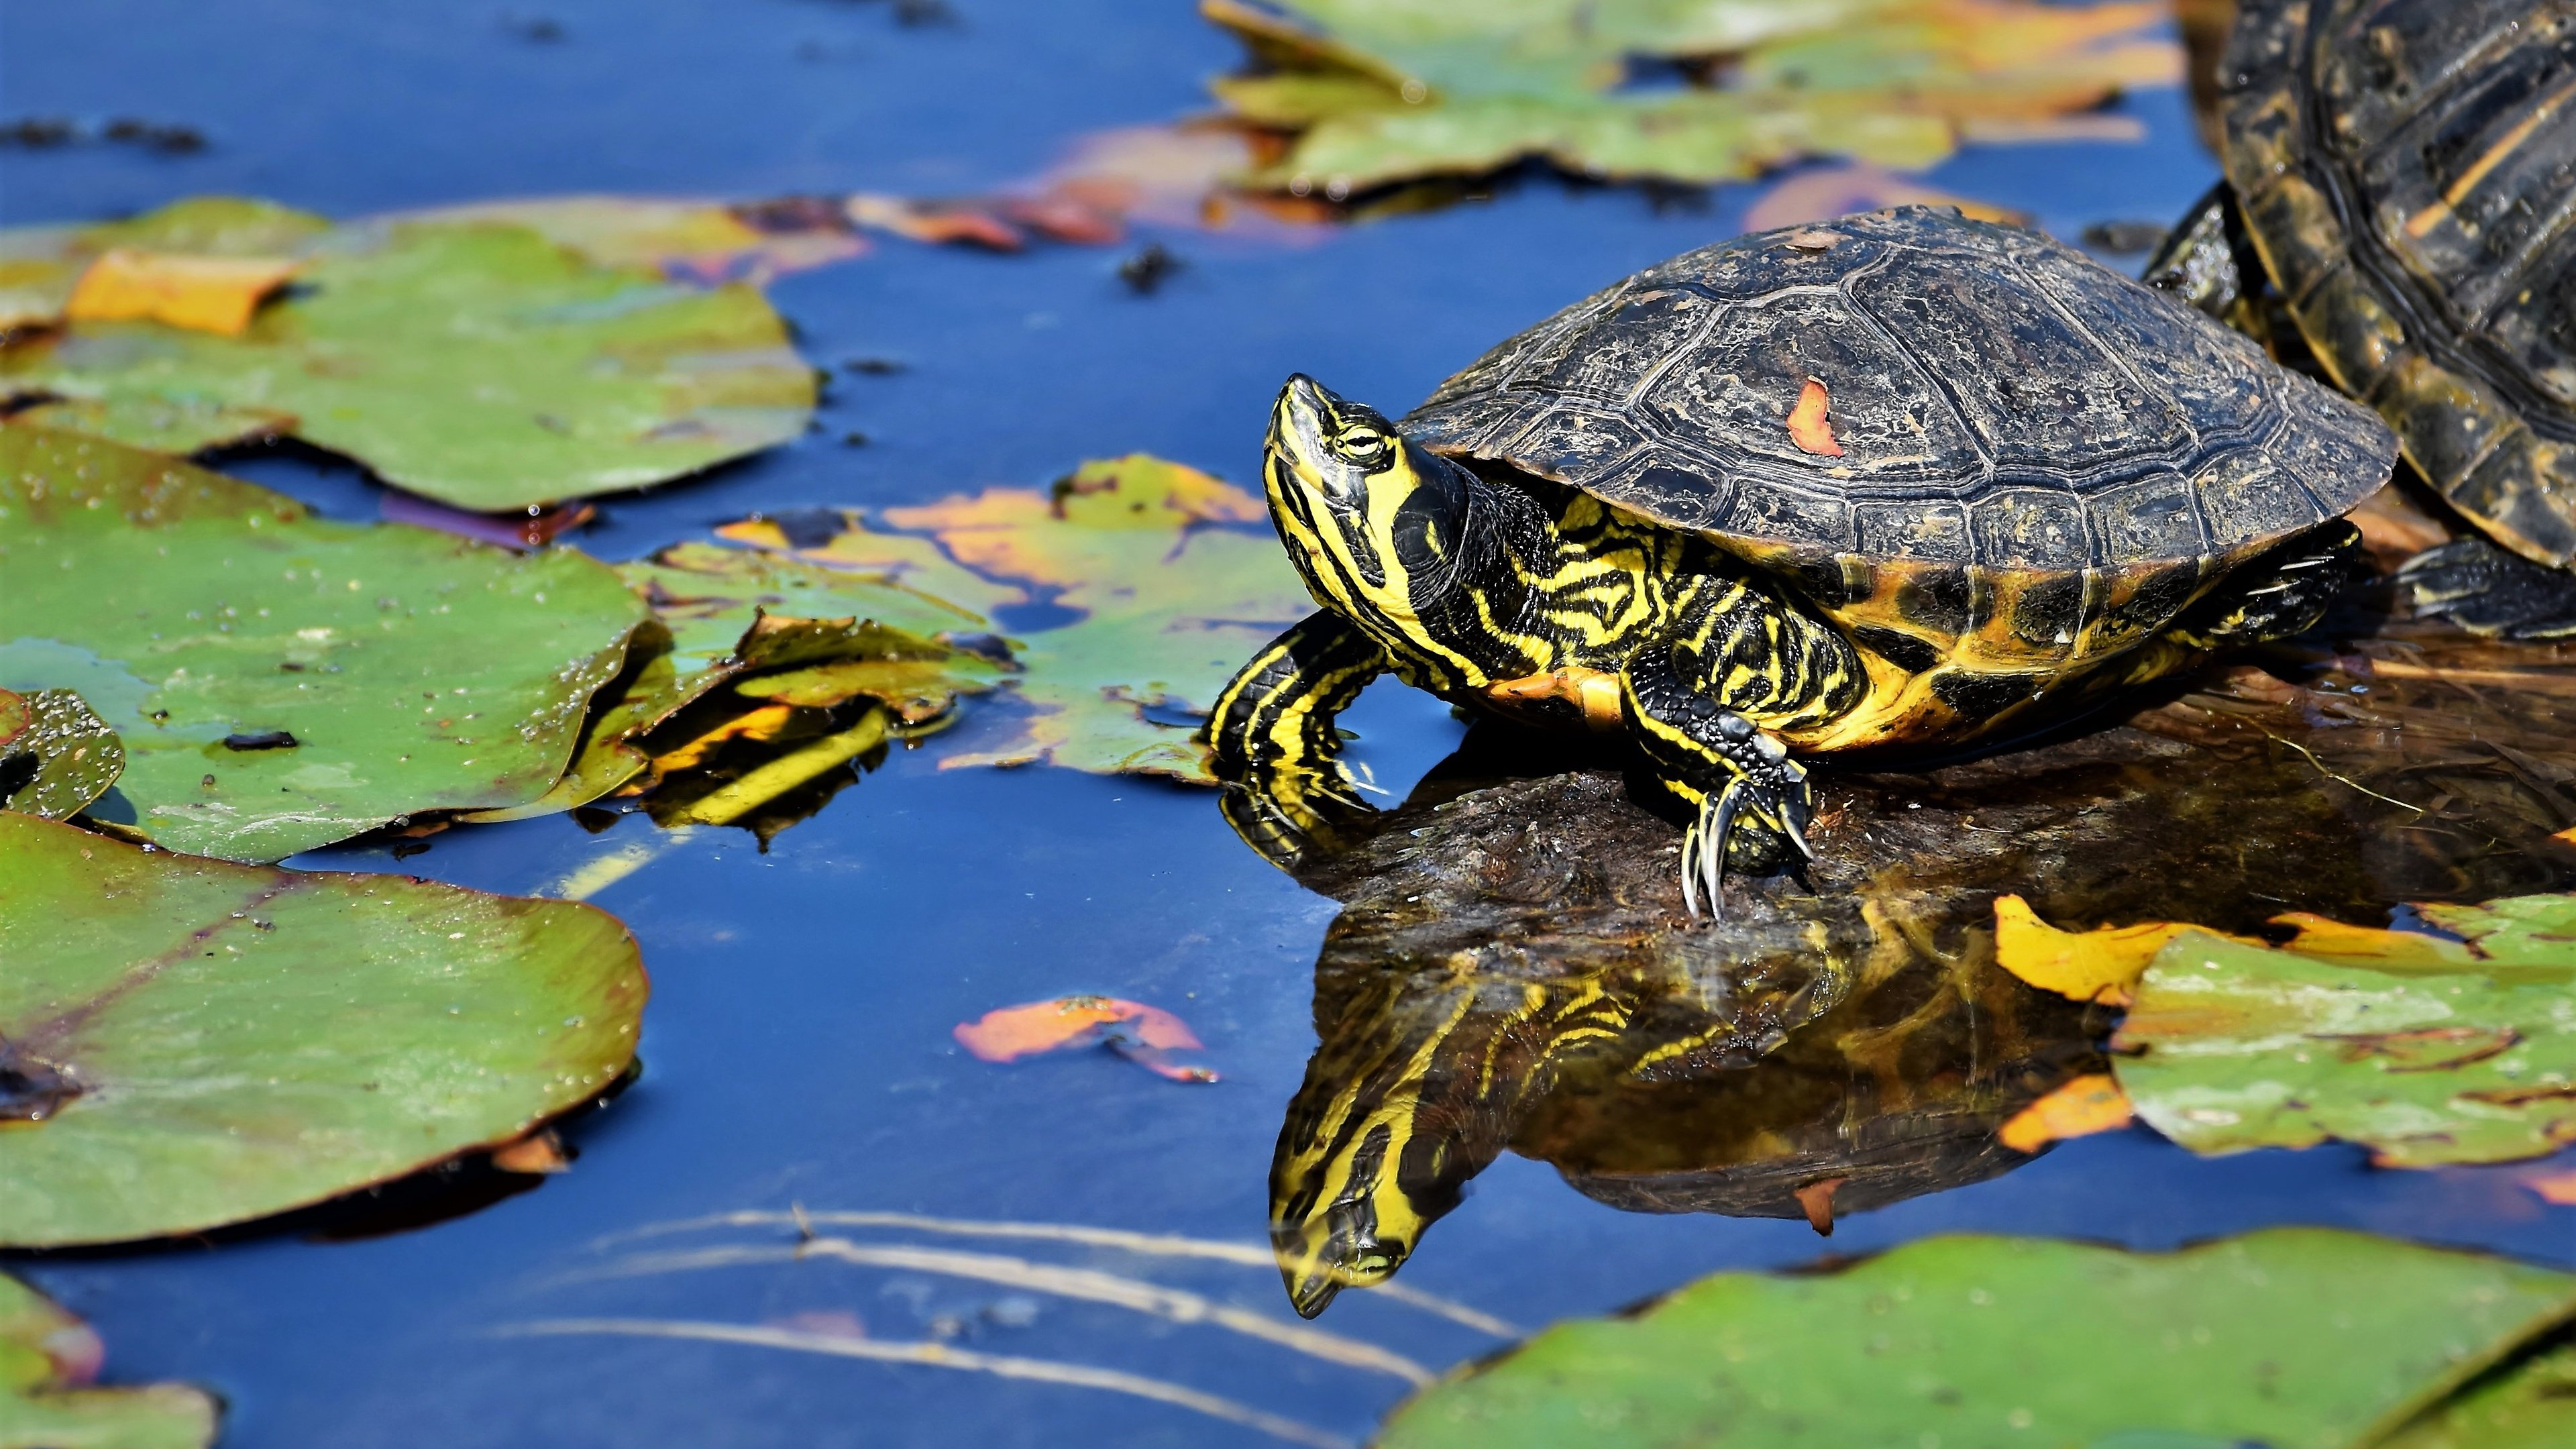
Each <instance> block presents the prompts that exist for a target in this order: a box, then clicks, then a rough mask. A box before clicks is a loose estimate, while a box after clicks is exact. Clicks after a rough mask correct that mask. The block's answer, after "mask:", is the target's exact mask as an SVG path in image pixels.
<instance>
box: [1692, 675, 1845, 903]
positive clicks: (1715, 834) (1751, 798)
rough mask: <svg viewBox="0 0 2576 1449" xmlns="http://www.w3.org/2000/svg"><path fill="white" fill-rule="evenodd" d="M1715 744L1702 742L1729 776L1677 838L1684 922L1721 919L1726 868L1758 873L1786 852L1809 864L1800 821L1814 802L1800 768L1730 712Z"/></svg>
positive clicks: (1709, 794)
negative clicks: (1702, 903)
mask: <svg viewBox="0 0 2576 1449" xmlns="http://www.w3.org/2000/svg"><path fill="white" fill-rule="evenodd" d="M1713 733H1714V734H1715V736H1716V738H1714V739H1713V740H1709V741H1707V742H1706V743H1707V744H1708V746H1709V748H1710V749H1711V751H1712V752H1713V753H1715V754H1716V755H1717V756H1718V757H1719V759H1720V760H1721V761H1722V762H1723V763H1724V765H1725V768H1726V770H1727V771H1728V772H1729V773H1728V774H1727V775H1726V776H1725V778H1724V779H1723V780H1722V781H1721V782H1719V783H1718V784H1717V785H1716V788H1714V789H1711V790H1709V791H1707V792H1706V793H1705V794H1703V795H1702V796H1701V798H1700V810H1699V819H1697V820H1695V821H1693V822H1692V823H1691V827H1690V832H1689V833H1688V834H1687V835H1685V836H1684V837H1683V838H1682V905H1683V906H1684V907H1685V908H1686V909H1688V910H1689V911H1690V915H1691V919H1692V920H1694V921H1696V920H1699V919H1701V912H1700V898H1701V897H1702V896H1706V897H1707V899H1708V911H1707V914H1708V915H1709V916H1710V917H1717V916H1720V915H1722V914H1723V908H1722V907H1721V906H1720V904H1719V901H1720V897H1719V894H1718V891H1719V888H1720V887H1721V886H1722V885H1723V884H1724V883H1725V879H1726V871H1727V868H1728V867H1730V866H1732V867H1734V868H1735V869H1737V870H1759V869H1762V868H1763V867H1765V866H1769V865H1773V864H1777V863H1779V861H1780V860H1781V858H1782V857H1783V856H1784V855H1785V854H1786V853H1787V852H1788V851H1789V850H1790V849H1792V848H1794V849H1796V850H1797V851H1798V852H1799V853H1800V854H1802V855H1805V856H1808V857H1810V858H1812V857H1813V856H1814V855H1815V851H1814V850H1813V849H1811V848H1809V846H1808V845H1807V822H1808V821H1809V820H1810V819H1812V818H1813V817H1814V815H1815V808H1816V797H1815V791H1814V789H1813V787H1811V786H1810V785H1809V784H1808V783H1807V770H1806V767H1805V766H1803V765H1801V764H1799V763H1798V762H1797V761H1796V760H1793V759H1791V758H1789V751H1788V749H1787V747H1786V746H1784V745H1782V744H1781V743H1780V741H1779V740H1778V739H1776V738H1774V737H1772V736H1770V735H1766V734H1764V733H1762V732H1761V730H1759V729H1757V728H1756V727H1755V726H1754V724H1753V721H1751V720H1749V719H1746V718H1745V717H1744V716H1742V715H1740V714H1737V713H1735V712H1734V711H1732V710H1725V711H1721V712H1719V714H1718V716H1717V727H1716V729H1715V730H1714V731H1713Z"/></svg>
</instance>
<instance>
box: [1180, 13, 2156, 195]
mask: <svg viewBox="0 0 2576 1449" xmlns="http://www.w3.org/2000/svg"><path fill="white" fill-rule="evenodd" d="M1200 10H1201V13H1203V14H1205V15H1206V16H1207V17H1208V18H1209V19H1211V20H1214V21H1215V22H1217V23H1218V24H1220V25H1223V26H1225V27H1227V28H1228V29H1230V30H1233V31H1234V32H1235V33H1236V34H1237V35H1239V36H1240V37H1241V38H1242V39H1243V40H1244V42H1245V44H1246V45H1247V47H1248V48H1249V49H1250V50H1251V52H1252V54H1253V56H1254V58H1255V60H1256V61H1257V62H1258V63H1259V65H1260V69H1259V70H1258V71H1257V72H1256V73H1254V74H1251V75H1245V76H1238V77H1232V78H1228V79H1224V80H1220V81H1218V82H1217V83H1216V91H1217V94H1218V97H1219V99H1221V100H1222V101H1224V102H1225V103H1226V105H1227V107H1228V109H1229V110H1230V111H1231V112H1232V113H1233V115H1234V117H1235V118H1236V119H1238V120H1240V121H1242V122H1243V123H1245V124H1247V125H1251V126H1255V127H1259V128H1263V129H1269V130H1278V131H1284V132H1288V133H1290V134H1291V136H1292V138H1293V139H1292V140H1291V141H1290V143H1289V145H1288V147H1287V150H1286V152H1285V154H1284V155H1282V156H1280V157H1279V159H1278V160H1276V161H1275V162H1273V163H1272V164H1271V165H1269V166H1268V167H1267V168H1265V169H1264V170H1263V171H1262V172H1260V173H1259V175H1258V176H1257V177H1256V178H1255V179H1256V180H1259V181H1261V182H1264V183H1266V184H1270V185H1275V186H1287V187H1289V188H1291V189H1293V190H1295V191H1298V192H1299V193H1301V194H1303V193H1304V192H1306V191H1308V190H1310V189H1313V190H1322V191H1324V192H1326V193H1327V194H1329V195H1331V196H1334V197H1335V198H1337V199H1338V198H1339V197H1341V196H1344V195H1347V194H1349V193H1350V192H1353V191H1360V190H1365V189H1367V188H1369V187H1372V186H1377V185H1382V184H1386V183H1389V182H1396V181H1404V180H1409V179H1413V178H1417V177H1422V176H1426V175H1432V174H1438V173H1462V172H1464V173H1475V172H1485V171H1491V170H1494V169H1496V168H1498V167H1502V166H1505V165H1508V164H1510V163H1512V162H1514V161H1516V160H1519V159H1521V158H1523V157H1530V156H1537V157H1544V158H1546V159H1548V160H1550V161H1552V162H1554V163H1556V164H1557V165H1559V166H1562V167H1564V168H1566V169H1567V170H1570V171H1576V172H1580V173H1585V174H1589V175H1596V176H1613V177H1637V176H1659V177H1665V178H1669V179H1673V180H1680V181H1698V182H1712V181H1727V180H1740V179H1743V178H1746V177H1749V176H1753V175H1756V174H1758V173H1760V172H1761V171H1763V170H1765V169H1768V168H1770V167H1772V166H1776V165H1779V164H1781V163H1783V162H1786V161H1790V160H1794V159H1796V158H1798V157H1800V156H1807V155H1821V154H1844V155H1849V156H1852V157H1855V158H1857V159H1859V160H1862V161H1866V162H1871V163H1874V164H1878V165H1883V166H1896V167H1904V168H1919V167H1923V166H1928V165H1930V164H1932V163H1933V162H1935V161H1938V160H1940V159H1942V158H1943V157H1945V156H1947V155H1949V154H1950V152H1951V151H1952V150H1953V149H1954V148H1955V147H1956V146H1957V145H1958V144H1959V142H1960V141H1961V140H1962V139H2011V138H2014V137H2017V136H2020V135H2033V134H2036V135H2058V134H2064V133H2065V132H2066V129H2067V124H2066V118H2068V117H2070V116H2072V115H2073V113H2076V112H2082V111H2087V110H2090V109H2092V108H2094V107H2096V106H2099V105H2100V104H2101V103H2102V102H2104V101H2106V100H2108V99H2110V98H2111V97H2112V96H2114V95H2116V94H2117V93H2118V92H2119V91H2120V89H2121V88H2122V87H2124V86H2133V85H2162V84H2170V83H2172V82H2174V81H2176V80H2178V79H2179V78H2180V77H2181V73H2182V60H2181V53H2180V51H2179V49H2178V48H2177V47H2176V46H2174V45H2173V44H2172V43H2171V42H2170V41H2169V40H2167V39H2165V38H2164V37H2163V36H2162V35H2161V34H2159V33H2158V31H2159V30H2160V29H2161V27H2162V26H2163V25H2164V24H2165V23H2166V22H2167V20H2168V15H2167V11H2166V7H2165V6H2163V5H2161V4H2152V3H2122V4H2103V5H2093V6H2082V7H2075V6H2059V5H2047V4H2039V3H2032V0H1822V3H1819V0H1745V3H1737V4H1728V5H1682V4H1674V3H1671V0H1509V3H1501V4H1485V5H1456V4H1448V3H1443V0H1289V3H1286V4H1283V5H1279V6H1264V5H1253V4H1249V3H1246V0H1201V5H1200ZM1640 62H1646V63H1648V64H1649V65H1657V64H1659V65H1661V66H1663V67H1665V68H1666V69H1668V70H1670V71H1672V72H1673V73H1674V76H1675V78H1677V79H1679V80H1681V81H1682V82H1684V83H1683V84H1679V85H1672V86H1664V87H1641V86H1635V85H1631V84H1630V83H1629V82H1630V81H1631V80H1632V78H1634V76H1635V74H1636V72H1637V69H1638V66H1639V63H1640ZM2091 129H2093V130H2096V131H2098V130H2100V129H2101V127H2099V126H2098V125H2096V126H2094V127H2092V128H2091Z"/></svg>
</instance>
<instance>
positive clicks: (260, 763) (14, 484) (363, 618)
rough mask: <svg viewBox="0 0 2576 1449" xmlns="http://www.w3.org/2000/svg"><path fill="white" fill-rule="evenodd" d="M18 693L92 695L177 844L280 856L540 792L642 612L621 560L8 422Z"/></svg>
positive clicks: (3, 656) (4, 645) (128, 794)
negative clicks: (327, 502)
mask: <svg viewBox="0 0 2576 1449" xmlns="http://www.w3.org/2000/svg"><path fill="white" fill-rule="evenodd" d="M0 597H5V598H6V599H7V600H8V601H9V602H8V610H7V613H6V615H5V616H0V688H8V689H15V690H22V691H23V690H33V689H45V688H63V689H75V690H78V691H79V692H80V694H81V697H82V698H83V699H85V700H87V701H88V702H89V704H90V706H91V707H92V708H93V709H95V710H96V711H97V712H98V713H99V715H100V716H101V717H102V718H104V719H105V720H106V721H107V723H108V724H109V726H111V727H112V728H113V729H114V730H115V731H116V733H117V734H118V735H119V736H120V737H121V738H122V739H123V741H124V747H125V774H124V777H123V779H122V780H121V781H119V785H118V788H119V793H120V794H121V795H123V796H124V797H125V798H126V799H127V800H128V801H130V802H131V803H132V805H133V808H134V809H135V811H136V818H135V820H134V821H133V824H135V825H136V826H137V827H138V828H140V829H141V830H143V831H144V832H145V833H147V834H148V835H150V836H151V837H152V838H153V839H154V840H156V841H158V842H159V843H161V844H163V845H166V846H168V847H170V848H171V849H173V850H183V851H188V852H191V853H194V854H199V855H213V856H220V857H222V858H225V859H230V860H276V859H279V858H282V857H284V856H287V855H291V854H293V853H295V852H296V851H299V850H306V849H310V848H312V847H314V846H317V845H324V844H327V843H329V842H331V841H334V840H340V839H345V838H346V837H348V836H351V835H356V834H359V833H360V832H363V831H366V830H371V829H374V828H375V827H377V826H379V825H382V824H384V823H386V822H387V821H389V820H392V819H394V818H395V817H397V816H402V815H408V814H413V813H417V812H420V811H424V810H471V809H487V808H497V807H505V806H510V805H517V804H522V803H525V802H527V801H530V800H533V799H535V798H537V797H538V796H539V795H541V794H543V793H544V792H545V791H546V789H547V788H548V787H549V786H551V785H552V784H553V783H554V781H555V778H556V777H557V776H558V775H559V774H561V773H562V771H563V769H564V766H565V762H566V761H567V760H568V759H569V758H570V756H571V754H572V749H573V743H574V740H575V738H576V736H577V735H578V733H579V731H580V729H581V724H582V718H583V714H584V711H585V709H586V707H587V705H588V703H589V700H590V697H591V695H592V693H593V692H594V691H595V690H597V689H598V688H599V686H600V685H601V684H603V683H605V682H607V681H608V680H609V679H610V678H611V677H612V676H613V675H615V674H616V672H617V669H618V664H619V660H620V658H621V652H622V648H623V644H624V640H625V636H626V635H627V633H628V632H629V631H630V630H631V629H632V628H634V626H635V625H636V624H637V623H638V622H639V621H640V620H641V619H642V618H643V617H644V608H643V605H642V604H641V603H639V602H638V601H637V600H636V598H635V596H634V595H633V594H631V593H629V592H628V591H627V589H626V588H625V586H624V585H623V584H622V583H621V582H620V581H619V579H618V577H617V575H616V574H615V573H613V572H612V571H610V570H609V569H608V568H607V567H606V566H604V565H602V564H599V563H597V562H594V561H593V560H591V559H589V558H586V557H584V556H582V555H580V554H577V553H573V552H570V551H568V550H555V551H551V552H546V553H538V554H528V555H520V554H514V553H511V552H509V551H508V550H505V549H499V548H494V547H492V546H490V545H488V544H479V543H474V542H470V541H468V540H464V539H459V538H455V537H453V536H450V535H447V534H442V533H434V532H432V531H430V530H427V529H421V528H412V527H408V526H405V525H401V524H369V525H355V524H345V523H334V522H330V521H327V520H323V519H317V518H313V517H311V516H310V515H309V514H307V513H306V511H305V510H304V509H303V508H302V507H301V506H300V505H298V504H296V503H294V502H293V501H292V500H289V499H287V498H285V497H283V496H281V495H278V494H275V493H271V492H269V491H268V490H266V489H263V488H257V487H253V486H252V485H250V484H247V483H243V482H240V481H238V480H235V479H231V478H226V477H224V476H222V475H220V474H216V473H210V472H207V471H205V470H204V469H201V468H194V467H190V466H188V465H186V464H183V463H177V462H173V461H171V460H170V459H167V458H163V457H159V456H156V455H154V454H150V453H145V452H140V451H137V450H134V449H129V448H123V447H119V446H117V445H115V444H112V443H106V442H100V441H96V440H92V439H86V438H78V437H73V436H68V435H64V434H57V433H51V432H47V431H45V430H42V429H37V428H25V427H16V426H11V427H5V428H0Z"/></svg>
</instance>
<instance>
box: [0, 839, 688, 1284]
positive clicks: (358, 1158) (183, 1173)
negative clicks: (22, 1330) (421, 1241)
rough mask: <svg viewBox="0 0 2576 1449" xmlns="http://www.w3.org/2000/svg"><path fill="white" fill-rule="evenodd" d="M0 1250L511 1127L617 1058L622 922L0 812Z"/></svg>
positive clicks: (229, 1198)
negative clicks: (186, 849)
mask: <svg viewBox="0 0 2576 1449" xmlns="http://www.w3.org/2000/svg"><path fill="white" fill-rule="evenodd" d="M0 959H6V960H7V961H8V962H9V963H10V969H9V971H8V973H7V974H6V976H5V978H0V1066H5V1068H6V1070H5V1071H0V1118H6V1119H8V1121H7V1123H6V1125H5V1126H0V1245H6V1246H10V1247H39V1246H55V1245H61V1244H70V1243H101V1242H118V1241H124V1240H128V1239H133V1238H143V1237H151V1236H156V1235H160V1234H165V1233H178V1232H193V1231H199V1230H203V1229H207V1228H212V1227H217V1226H220V1225H222V1224H225V1223H233V1222H241V1221H244V1220H247V1219H250V1218H256V1217H262V1216H265V1215H267V1214H270V1213H275V1212H281V1211H284V1210H285V1209H288V1208H293V1207H299V1206H302V1205H304V1204H307V1203H312V1202H318V1201H320V1200H322V1199H324V1198H328V1197H331V1196H333V1195H335V1194H338V1193H342V1192H347V1191H349V1190H351V1189H353V1188H358V1187H364V1186H366V1185H368V1184H370V1183H375V1182H381V1181H385V1180H387V1179H390V1178H394V1177H398V1176H401V1175H402V1174H404V1173H407V1172H411V1171H413V1170H415V1169H417V1168H421V1167H425V1166H428V1165H430V1164H432V1163H436V1162H439V1161H442V1160H445V1159H446V1158H449V1157H452V1156H454V1155H456V1154H457V1153H460V1152H465V1151H470V1150H473V1149H476V1148H483V1147H491V1146H496V1145H499V1144H501V1143H505V1142H508V1141H510V1140H512V1139H514V1138H517V1137H519V1136H522V1135H524V1134H525V1133H526V1132H527V1131H528V1130H529V1129H531V1128H533V1127H535V1126H536V1125H537V1124H538V1123H540V1122H542V1121H543V1120H544V1119H546V1118H547V1117H550V1116H553V1115H554V1114H556V1113H559V1112H562V1111H565V1110H567V1109H569V1108H572V1107H575V1106H578V1105H579V1104H581V1103H582V1102H584V1101H587V1100H589V1099H590V1098H592V1097H594V1096H597V1095H598V1094H599V1093H600V1092H601V1091H603V1090H605V1089H606V1088H607V1087H608V1086H609V1085H610V1084H611V1083H612V1082H614V1081H615V1080H616V1079H617V1076H618V1074H619V1073H621V1072H623V1071H624V1070H625V1069H626V1066H627V1064H628V1063H629V1062H630V1061H631V1060H632V1059H633V1057H634V1053H635V1040H636V1030H637V1026H638V1023H639V1020H640V1015H641V1013H642V1010H643V1006H644V996H645V980H644V970H643V966H642V963H641V962H640V961H639V960H638V958H637V955H636V948H635V942H634V939H633V938H632V937H631V936H629V935H627V933H626V930H625V928H624V927H623V926H621V925H619V924H618V922H617V920H616V918H615V917H612V916H609V915H607V914H606V913H604V912H602V911H599V910H596V909H594V908H592V907H589V906H583V905H577V904H574V903H571V902H565V901H537V900H519V899H513V898H509V897H504V896H492V895H485V894H483V893H481V892H479V891H469V890H464V889H460V888H457V887H454V886H445V885H437V884H433V883H430V882H426V881H417V880H410V879H407V878H404V877H400V876H386V875H339V874H322V873H308V872H300V871H286V870H278V869H274V868H270V867H263V866H246V865H233V864H228V863H226V862H222V861H215V860H207V859H202V858H197V857H191V856H183V855H174V854H171V853H169V852H166V851H152V850H145V849H143V848H141V847H137V846H131V845H125V844H122V843H120V842H117V841H113V840H109V839H107V838H105V837H103V836H98V835H92V834H89V833H87V832H84V831H81V830H77V829H74V828H73V827H71V826H68V825H57V824H53V823H50V822H47V821H42V820H36V819H33V818H30V817H27V816H22V815H14V814H8V813H0Z"/></svg>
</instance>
